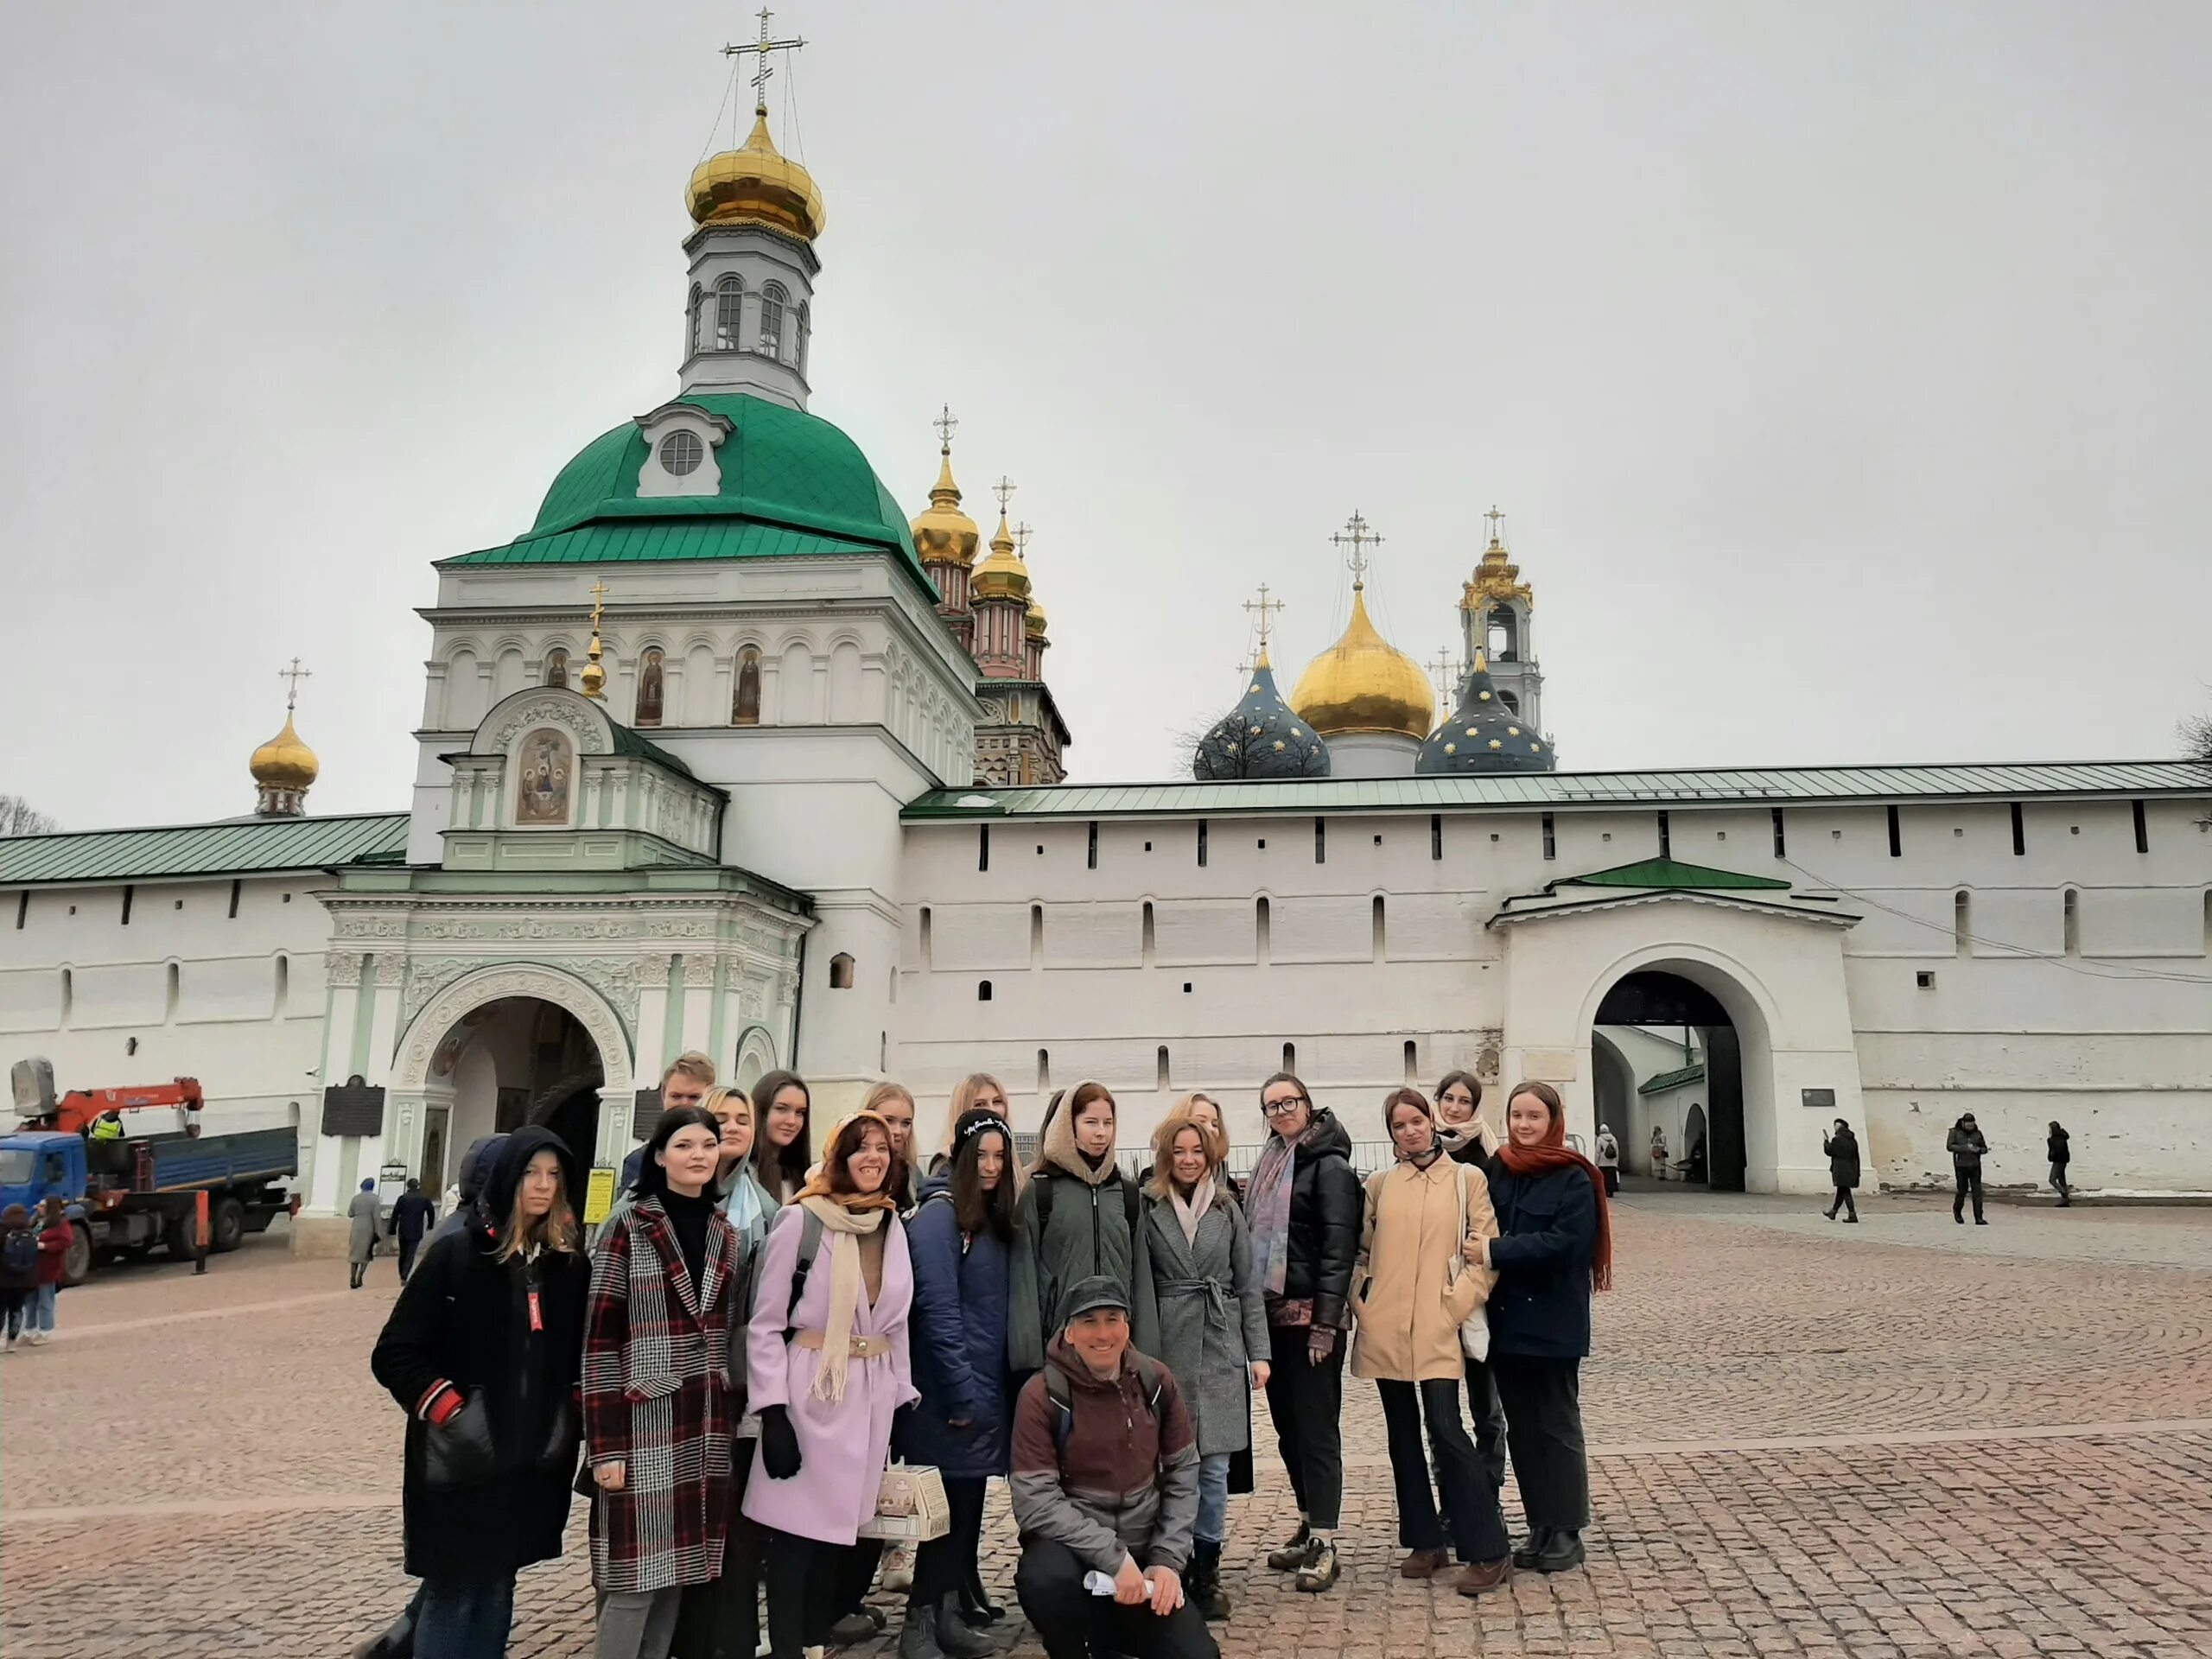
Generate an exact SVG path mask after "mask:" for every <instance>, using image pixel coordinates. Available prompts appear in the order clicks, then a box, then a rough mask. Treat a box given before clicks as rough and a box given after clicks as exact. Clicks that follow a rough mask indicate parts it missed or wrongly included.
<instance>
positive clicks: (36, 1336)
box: [24, 1331, 47, 1348]
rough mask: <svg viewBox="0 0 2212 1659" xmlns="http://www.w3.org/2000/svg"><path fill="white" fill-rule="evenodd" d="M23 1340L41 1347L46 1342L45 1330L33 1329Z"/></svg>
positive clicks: (35, 1346) (33, 1345)
mask: <svg viewBox="0 0 2212 1659" xmlns="http://www.w3.org/2000/svg"><path fill="white" fill-rule="evenodd" d="M24 1340H25V1341H26V1342H28V1343H29V1344H30V1345H31V1346H32V1347H34V1348H43V1347H45V1346H46V1344H47V1332H43V1331H34V1332H31V1333H30V1335H29V1336H28V1337H26V1338H24Z"/></svg>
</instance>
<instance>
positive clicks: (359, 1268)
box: [352, 1262, 369, 1290]
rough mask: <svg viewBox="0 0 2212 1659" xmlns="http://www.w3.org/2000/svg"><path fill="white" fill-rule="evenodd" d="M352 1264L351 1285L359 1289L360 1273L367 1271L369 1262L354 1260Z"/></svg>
mask: <svg viewBox="0 0 2212 1659" xmlns="http://www.w3.org/2000/svg"><path fill="white" fill-rule="evenodd" d="M352 1265H353V1281H352V1287H353V1289H355V1290H359V1288H360V1287H361V1275H362V1274H365V1273H366V1272H368V1270H369V1264H368V1263H367V1262H354V1263H353V1264H352Z"/></svg>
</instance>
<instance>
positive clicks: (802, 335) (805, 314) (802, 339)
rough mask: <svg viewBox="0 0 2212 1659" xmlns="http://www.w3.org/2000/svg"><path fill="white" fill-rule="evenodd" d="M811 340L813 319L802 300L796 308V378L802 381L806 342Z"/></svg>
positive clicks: (804, 373)
mask: <svg viewBox="0 0 2212 1659" xmlns="http://www.w3.org/2000/svg"><path fill="white" fill-rule="evenodd" d="M813 338H814V318H813V315H812V314H811V313H810V312H809V311H808V310H807V308H806V302H804V300H802V301H800V302H799V308H798V378H800V379H802V380H804V379H805V378H806V346H807V342H808V341H809V340H812V339H813Z"/></svg>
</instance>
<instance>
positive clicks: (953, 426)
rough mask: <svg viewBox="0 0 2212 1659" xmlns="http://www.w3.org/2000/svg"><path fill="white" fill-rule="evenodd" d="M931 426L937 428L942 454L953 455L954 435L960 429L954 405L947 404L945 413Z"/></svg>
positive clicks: (932, 422)
mask: <svg viewBox="0 0 2212 1659" xmlns="http://www.w3.org/2000/svg"><path fill="white" fill-rule="evenodd" d="M930 424H931V426H933V427H935V428H937V436H938V445H939V446H940V448H941V451H942V453H944V454H948V455H949V454H951V453H952V435H953V434H954V433H955V432H957V431H958V430H959V429H960V421H959V417H958V416H956V415H954V414H953V412H952V405H951V404H946V405H945V406H944V414H942V415H940V416H938V417H937V419H935V420H933V421H931V423H930Z"/></svg>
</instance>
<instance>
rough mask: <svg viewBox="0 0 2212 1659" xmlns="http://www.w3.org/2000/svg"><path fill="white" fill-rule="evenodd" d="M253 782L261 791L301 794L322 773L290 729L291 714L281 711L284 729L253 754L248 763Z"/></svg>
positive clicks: (319, 763) (315, 761) (309, 752)
mask: <svg viewBox="0 0 2212 1659" xmlns="http://www.w3.org/2000/svg"><path fill="white" fill-rule="evenodd" d="M247 765H248V766H249V768H250V769H251V772H252V773H253V781H254V782H255V783H257V784H258V785H261V786H262V787H263V788H264V789H290V790H304V789H306V788H307V787H308V785H310V784H312V783H313V782H315V778H316V777H317V775H318V774H319V773H321V771H322V763H321V761H319V760H316V759H315V751H314V750H313V749H311V748H309V747H308V746H307V745H306V744H305V743H303V742H302V741H300V734H299V733H297V732H296V731H295V730H293V729H292V711H291V710H290V709H286V710H285V711H284V729H283V731H281V732H279V733H277V735H276V736H274V737H272V738H270V740H269V741H267V742H266V743H264V744H263V745H262V746H261V747H259V748H257V749H256V750H255V751H254V752H253V759H252V760H251V761H249V762H248V763H247Z"/></svg>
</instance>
